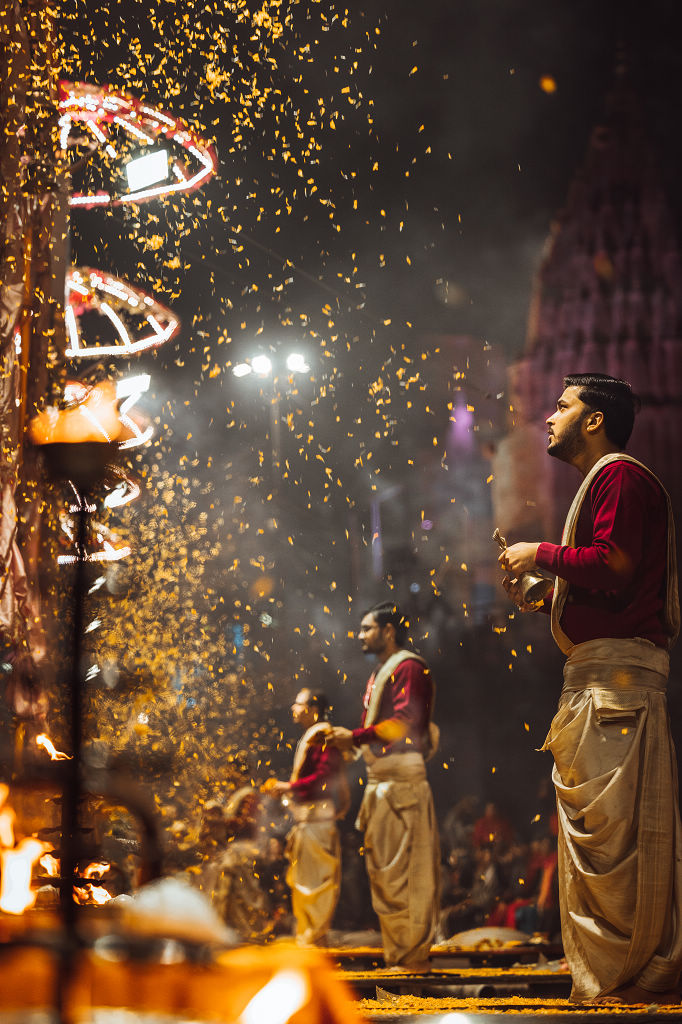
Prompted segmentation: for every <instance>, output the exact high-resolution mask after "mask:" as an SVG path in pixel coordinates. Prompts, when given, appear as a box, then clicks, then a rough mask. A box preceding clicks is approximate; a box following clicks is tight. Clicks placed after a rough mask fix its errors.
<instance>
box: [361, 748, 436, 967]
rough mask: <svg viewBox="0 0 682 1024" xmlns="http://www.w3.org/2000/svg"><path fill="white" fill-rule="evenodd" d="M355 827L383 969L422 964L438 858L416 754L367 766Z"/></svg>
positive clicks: (429, 805)
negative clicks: (377, 925)
mask: <svg viewBox="0 0 682 1024" xmlns="http://www.w3.org/2000/svg"><path fill="white" fill-rule="evenodd" d="M356 825H357V827H358V828H359V829H361V830H363V831H364V833H365V839H364V847H365V861H366V864H367V873H368V875H369V881H370V888H371V892H372V906H373V907H374V910H375V912H376V914H377V916H378V918H379V923H380V925H381V936H382V940H383V947H384V959H385V961H386V963H387V965H389V966H390V965H398V964H400V965H410V964H416V963H418V962H420V961H424V960H426V959H427V958H428V955H429V950H430V948H431V942H432V940H433V935H434V932H435V928H436V921H437V919H438V906H439V864H440V856H439V845H438V831H437V826H436V818H435V812H434V808H433V798H432V796H431V789H430V787H429V784H428V782H427V780H426V769H425V767H424V759H423V757H422V756H421V754H418V753H416V752H409V753H405V754H388V755H386V756H385V757H380V758H376V759H373V760H372V763H371V764H369V765H368V779H367V785H366V787H365V793H364V796H363V800H362V804H361V805H360V811H359V814H358V820H357V822H356Z"/></svg>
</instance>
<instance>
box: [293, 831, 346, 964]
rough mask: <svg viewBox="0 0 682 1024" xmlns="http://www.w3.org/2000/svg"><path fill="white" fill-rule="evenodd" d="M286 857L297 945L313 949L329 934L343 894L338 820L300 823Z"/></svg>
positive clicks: (294, 832)
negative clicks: (312, 947) (314, 944)
mask: <svg viewBox="0 0 682 1024" xmlns="http://www.w3.org/2000/svg"><path fill="white" fill-rule="evenodd" d="M286 855H287V858H288V860H289V869H288V871H287V885H288V886H289V888H290V889H291V908H292V910H293V912H294V918H295V920H296V941H297V942H300V943H303V944H306V945H311V944H313V943H316V942H320V941H321V940H322V939H323V938H324V936H325V935H326V933H327V932H328V931H329V928H330V927H331V923H332V918H333V917H334V911H335V910H336V905H337V903H338V901H339V892H340V890H341V844H340V841H339V833H338V829H337V827H336V823H335V821H334V818H330V819H328V820H327V821H324V820H321V821H312V820H308V821H298V822H296V824H295V825H294V827H293V828H292V829H291V831H290V832H289V835H288V837H287V848H286Z"/></svg>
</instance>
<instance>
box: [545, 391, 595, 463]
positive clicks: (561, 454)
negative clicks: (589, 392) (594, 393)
mask: <svg viewBox="0 0 682 1024" xmlns="http://www.w3.org/2000/svg"><path fill="white" fill-rule="evenodd" d="M579 390H580V389H579V388H577V387H570V388H566V390H565V391H564V393H563V394H562V395H561V397H560V398H559V399H558V401H557V404H556V412H554V413H552V415H551V416H550V417H549V419H548V420H547V434H548V438H547V454H548V455H553V456H554V458H555V459H561V461H562V462H570V463H572V462H574V461H575V459H576V457H578V456H580V455H581V454H582V452H583V451H584V449H585V437H584V434H583V424H584V421H585V417H586V416H587V415H588V413H589V411H590V410H589V409H588V407H587V406H586V405H585V403H584V402H583V401H581V400H580V398H578V392H579Z"/></svg>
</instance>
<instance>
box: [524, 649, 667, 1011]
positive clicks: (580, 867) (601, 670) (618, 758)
mask: <svg viewBox="0 0 682 1024" xmlns="http://www.w3.org/2000/svg"><path fill="white" fill-rule="evenodd" d="M667 677H668V653H667V651H665V650H663V649H662V648H660V647H656V646H655V645H654V644H652V643H650V642H649V641H647V640H640V639H632V640H609V639H604V640H591V641H588V642H586V643H582V644H577V645H575V646H574V647H573V648H572V649H571V650H570V652H569V655H568V659H567V661H566V665H565V669H564V686H563V690H562V695H561V700H560V703H559V709H558V711H557V714H556V716H555V717H554V720H553V721H552V724H551V727H550V731H549V735H548V736H547V739H546V741H545V747H544V749H548V750H550V751H551V752H552V755H553V757H554V769H553V779H554V784H555V787H556V793H557V807H558V816H559V896H560V905H561V919H562V920H561V931H562V938H563V943H564V950H565V954H566V959H567V961H568V966H569V968H570V971H571V974H572V976H573V991H572V993H571V998H572V999H573V1000H575V1001H581V1000H585V999H590V998H593V997H595V996H598V995H604V994H607V993H609V992H611V991H613V990H614V989H616V988H618V987H620V986H622V985H626V984H637V985H640V986H641V987H642V988H645V989H648V990H650V991H652V992H654V993H655V992H662V991H665V990H667V989H671V988H674V987H675V985H676V984H677V981H678V978H679V974H680V965H681V964H682V830H681V828H680V814H679V804H678V794H677V765H676V759H675V752H674V748H673V744H672V740H671V737H670V730H669V724H668V712H667V705H666V695H665V689H666V683H667Z"/></svg>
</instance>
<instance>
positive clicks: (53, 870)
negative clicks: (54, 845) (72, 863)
mask: <svg viewBox="0 0 682 1024" xmlns="http://www.w3.org/2000/svg"><path fill="white" fill-rule="evenodd" d="M40 866H41V868H42V869H43V871H44V872H45V874H46V875H49V877H50V878H58V877H59V871H60V865H59V861H58V860H57V858H56V857H53V856H52V854H51V853H44V854H43V855H42V857H41V858H40Z"/></svg>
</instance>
